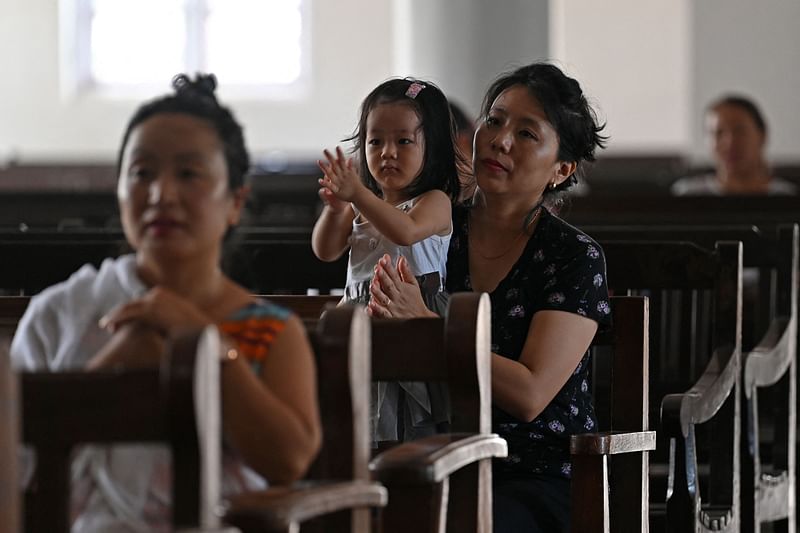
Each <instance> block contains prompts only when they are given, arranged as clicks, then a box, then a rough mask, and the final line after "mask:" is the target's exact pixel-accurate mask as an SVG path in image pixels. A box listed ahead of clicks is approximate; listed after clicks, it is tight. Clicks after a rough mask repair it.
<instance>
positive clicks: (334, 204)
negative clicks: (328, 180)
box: [319, 178, 350, 213]
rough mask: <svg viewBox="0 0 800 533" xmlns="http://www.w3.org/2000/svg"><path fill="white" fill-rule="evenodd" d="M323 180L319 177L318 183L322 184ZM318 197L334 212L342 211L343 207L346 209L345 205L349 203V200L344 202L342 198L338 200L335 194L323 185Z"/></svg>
mask: <svg viewBox="0 0 800 533" xmlns="http://www.w3.org/2000/svg"><path fill="white" fill-rule="evenodd" d="M323 181H324V178H320V179H319V184H320V185H323V183H322V182H323ZM319 197H320V198H322V201H323V203H324V204H325V205H326V206H328V208H329V209H330V210H331V211H333V212H335V213H341V212H343V211H344V210H345V209H347V206H348V205H350V202H345V201H344V200H339V199H338V198H337V197H336V195H335V194H333V193H332V192H331V190H330V189H328V188H327V187H325V186H324V185H323V187H322V188H320V190H319Z"/></svg>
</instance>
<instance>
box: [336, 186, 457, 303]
mask: <svg viewBox="0 0 800 533" xmlns="http://www.w3.org/2000/svg"><path fill="white" fill-rule="evenodd" d="M418 200H419V197H415V198H412V199H410V200H406V201H405V202H403V203H401V204H399V205H397V206H395V207H396V208H397V209H400V210H402V211H404V212H408V211H409V210H410V209H411V208H412V207H414V205H415V204H416V203H417V201H418ZM353 210H355V211H356V217H355V218H354V219H353V232H352V234H351V235H350V259H349V261H348V264H347V288H346V290H345V295H346V299H347V300H354V299H360V298H357V296H364V295H368V294H369V290H368V286H369V282H370V280H371V279H372V275H373V273H374V270H373V269H374V267H375V264H376V263H377V262H378V259H380V258H381V257H382V256H383V255H384V254H389V256H390V257H391V258H392V264H395V263H396V262H397V258H398V257H400V256H401V255H402V256H403V257H405V258H406V261H408V266H409V267H410V268H411V271H412V272H413V273H414V275H415V276H421V275H423V274H428V273H431V272H438V273H439V290H443V288H444V286H443V284H444V280H445V277H446V274H447V267H446V266H445V265H446V263H447V250H448V247H449V246H450V237H452V235H453V225H452V223H451V224H450V230H449V231H448V233H447V235H431V236H430V237H428V238H427V239H423V240H421V241H419V242H415V243H414V244H412V245H411V246H400V245H398V244H395V243H393V242H392V241H390V240H389V239H387V238H386V237H384V236H383V235H381V234H380V233H379V232H378V230H377V229H375V226H373V225H372V223H370V222H368V221H364V220H363V219H362V218H361V217H359V212H358V211H357V210H356V209H355V207H353ZM365 290H366V292H365Z"/></svg>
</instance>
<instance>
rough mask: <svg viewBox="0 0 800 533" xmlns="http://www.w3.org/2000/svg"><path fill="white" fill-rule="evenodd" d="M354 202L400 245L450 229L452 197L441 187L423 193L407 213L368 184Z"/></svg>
mask: <svg viewBox="0 0 800 533" xmlns="http://www.w3.org/2000/svg"><path fill="white" fill-rule="evenodd" d="M353 205H355V206H356V207H357V208H358V210H359V211H360V212H361V214H362V216H363V217H364V218H366V219H367V220H369V221H370V222H371V223H372V225H373V226H375V229H376V230H378V231H379V232H380V234H381V235H383V236H384V237H386V238H387V239H389V240H390V241H392V242H393V243H395V244H398V245H400V246H411V245H412V244H414V243H416V242H419V241H421V240H424V239H427V238H428V237H430V236H431V235H441V234H444V233H447V232H448V231H449V229H450V221H451V216H452V213H451V204H450V198H449V197H448V196H447V195H446V194H445V193H444V192H442V191H440V190H432V191H428V192H426V193H424V194H422V195H421V196H420V197H419V200H418V201H417V203H416V204H415V205H414V207H412V208H411V210H409V211H408V212H407V213H405V212H403V211H401V210H399V209H397V208H396V207H394V206H393V205H391V204H389V203H386V202H384V201H383V200H381V199H380V198H378V197H377V196H375V195H374V194H372V192H371V191H370V190H369V189H367V188H366V187H364V189H363V191H359V193H358V194H357V196H356V197H355V198H354V199H353Z"/></svg>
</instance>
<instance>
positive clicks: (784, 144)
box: [691, 0, 800, 162]
mask: <svg viewBox="0 0 800 533" xmlns="http://www.w3.org/2000/svg"><path fill="white" fill-rule="evenodd" d="M693 6H694V21H693V27H692V33H693V35H694V40H695V42H696V43H697V46H696V47H695V54H694V62H693V66H692V68H693V76H694V83H693V87H692V89H693V106H692V109H691V111H692V116H693V117H694V118H693V121H692V124H691V126H692V128H691V133H692V136H691V139H692V146H691V153H692V154H693V155H698V156H700V155H705V153H706V152H707V150H706V148H707V147H706V146H705V140H704V139H703V132H702V120H701V119H702V114H703V110H704V109H705V106H706V104H707V103H708V102H709V101H711V100H714V99H715V98H717V97H719V96H720V94H722V93H727V92H731V91H737V92H741V93H744V94H747V95H750V96H751V97H752V98H754V99H755V100H756V101H757V102H758V103H759V105H760V106H761V108H762V111H763V112H764V114H765V116H766V119H767V123H768V125H769V128H770V139H769V144H768V153H769V154H770V155H771V159H772V160H773V161H775V162H779V161H782V160H791V161H794V162H797V161H798V160H799V159H800V105H798V101H799V100H798V91H800V2H798V1H797V0H767V1H766V2H760V1H758V0H702V1H701V2H693Z"/></svg>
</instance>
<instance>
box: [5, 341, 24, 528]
mask: <svg viewBox="0 0 800 533" xmlns="http://www.w3.org/2000/svg"><path fill="white" fill-rule="evenodd" d="M9 342H10V339H9V338H8V336H7V335H4V334H3V333H2V332H0V462H1V463H2V464H3V468H2V471H0V516H1V517H2V519H1V520H0V533H18V532H19V531H20V507H19V490H18V486H19V479H18V478H17V461H18V460H19V457H18V454H17V443H18V442H19V436H18V435H19V394H18V391H17V385H18V384H17V376H16V374H14V373H13V372H12V371H11V365H10V360H9V357H8V345H9Z"/></svg>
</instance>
